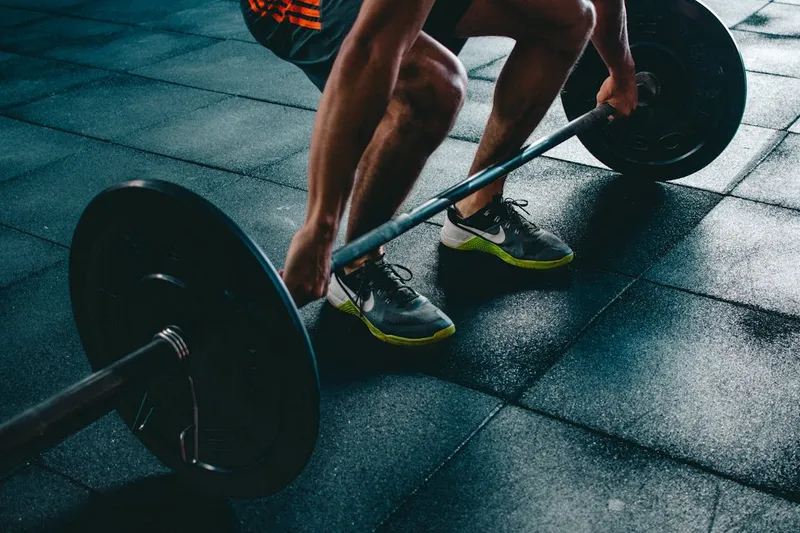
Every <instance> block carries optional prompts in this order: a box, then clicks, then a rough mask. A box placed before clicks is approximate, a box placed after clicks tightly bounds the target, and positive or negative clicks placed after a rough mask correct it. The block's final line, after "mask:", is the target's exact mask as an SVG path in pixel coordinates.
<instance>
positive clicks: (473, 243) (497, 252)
mask: <svg viewBox="0 0 800 533" xmlns="http://www.w3.org/2000/svg"><path fill="white" fill-rule="evenodd" d="M442 244H444V245H445V246H447V247H448V248H452V249H454V250H462V251H470V252H483V253H486V254H491V255H493V256H495V257H499V258H500V259H502V260H503V261H505V262H506V263H508V264H509V265H513V266H515V267H519V268H528V269H532V270H548V269H551V268H558V267H561V266H564V265H566V264H568V263H571V262H572V260H573V259H574V258H575V254H574V253H570V254H569V255H565V256H564V257H562V258H561V259H555V260H553V261H535V260H531V259H517V258H516V257H513V256H512V255H510V254H509V253H508V252H506V251H505V250H503V249H502V248H500V247H499V246H497V245H496V244H494V243H492V242H489V241H487V240H486V239H482V238H480V237H473V238H471V239H469V240H468V241H466V242H464V243H462V244H459V245H458V246H452V245H450V244H447V243H446V242H442Z"/></svg>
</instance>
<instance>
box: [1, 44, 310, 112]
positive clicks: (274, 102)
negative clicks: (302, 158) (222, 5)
mask: <svg viewBox="0 0 800 533" xmlns="http://www.w3.org/2000/svg"><path fill="white" fill-rule="evenodd" d="M209 46H213V44H210V45H207V46H205V48H207V47H209ZM202 48H203V47H201V48H193V49H192V50H187V51H185V52H181V53H178V54H177V55H175V56H172V57H171V58H168V59H174V58H176V57H180V56H181V55H182V54H184V53H187V54H188V53H191V52H196V51H197V50H201V49H202ZM0 50H2V51H6V52H8V53H10V54H14V55H17V56H20V57H27V58H30V59H38V60H42V61H52V62H54V63H64V64H67V65H73V66H77V67H83V68H88V69H94V70H100V71H103V72H109V73H111V74H117V75H125V76H131V77H135V78H141V79H145V80H150V81H157V82H160V83H165V84H168V85H175V86H176V87H184V88H187V89H196V90H198V91H205V92H209V93H216V94H224V95H227V96H233V97H236V98H241V99H243V100H250V101H253V102H262V103H266V104H272V105H278V106H281V107H287V108H290V109H298V110H301V111H309V112H312V113H316V112H317V110H316V109H315V108H312V107H308V106H304V105H300V104H292V103H286V102H280V101H278V100H270V99H267V98H256V97H253V96H247V95H244V94H237V93H230V92H227V91H220V90H218V89H209V88H207V87H200V86H197V85H190V84H188V83H181V82H177V81H173V80H165V79H162V78H157V77H154V76H146V75H144V74H139V73H136V72H134V71H136V70H139V68H145V67H136V68H135V69H133V70H121V69H112V68H108V67H99V66H96V65H89V64H87V63H79V62H77V61H70V60H66V59H58V58H53V57H47V56H43V55H41V54H31V53H26V52H18V51H11V50H8V49H4V48H3V47H2V46H1V45H0ZM168 59H159V60H158V61H155V62H154V63H151V64H149V65H147V66H148V67H151V66H153V65H157V64H158V63H160V62H161V61H162V60H163V61H166V60H168ZM96 81H100V80H98V79H96V80H91V81H88V82H86V83H87V84H89V83H94V82H96ZM83 85H84V84H80V85H79V86H73V87H70V88H68V89H65V90H64V91H62V92H59V93H56V94H59V95H60V94H64V93H67V92H69V91H71V90H72V89H77V88H81V87H82V86H83ZM51 96H55V95H52V94H50V95H45V96H43V97H42V98H37V99H36V100H35V101H36V102H38V101H40V100H44V99H47V98H49V97H51ZM29 103H32V102H29ZM13 107H17V105H16V104H14V106H13ZM8 109H11V108H8ZM2 110H4V109H3V108H2V106H0V112H1V111H2Z"/></svg>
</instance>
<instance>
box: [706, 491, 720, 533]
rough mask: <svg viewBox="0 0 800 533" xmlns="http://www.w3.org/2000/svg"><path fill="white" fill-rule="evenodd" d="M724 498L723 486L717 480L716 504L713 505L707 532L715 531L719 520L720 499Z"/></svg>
mask: <svg viewBox="0 0 800 533" xmlns="http://www.w3.org/2000/svg"><path fill="white" fill-rule="evenodd" d="M720 498H722V486H721V484H720V482H717V487H716V491H715V492H714V505H713V506H712V507H711V519H710V520H709V521H708V529H707V530H706V533H712V532H713V531H714V523H715V522H716V521H717V513H718V512H719V500H720Z"/></svg>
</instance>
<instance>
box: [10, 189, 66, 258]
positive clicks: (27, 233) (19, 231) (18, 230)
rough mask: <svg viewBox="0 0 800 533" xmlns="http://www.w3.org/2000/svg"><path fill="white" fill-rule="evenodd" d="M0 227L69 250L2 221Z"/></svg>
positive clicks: (63, 245)
mask: <svg viewBox="0 0 800 533" xmlns="http://www.w3.org/2000/svg"><path fill="white" fill-rule="evenodd" d="M16 179H17V178H14V179H13V180H7V181H16ZM2 183H4V182H0V188H2ZM0 227H2V228H6V229H8V230H11V231H15V232H17V233H21V234H23V235H26V236H28V237H33V238H34V239H37V240H40V241H44V242H46V243H48V244H52V245H54V246H58V247H59V248H63V249H65V250H69V249H70V247H69V246H67V245H66V244H61V243H60V242H58V241H54V240H52V239H48V238H47V237H42V236H41V235H36V234H35V233H31V232H29V231H25V230H24V229H21V228H18V227H16V226H13V225H11V224H7V223H5V222H2V221H0Z"/></svg>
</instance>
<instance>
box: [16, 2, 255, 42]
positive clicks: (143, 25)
mask: <svg viewBox="0 0 800 533" xmlns="http://www.w3.org/2000/svg"><path fill="white" fill-rule="evenodd" d="M0 7H4V8H7V9H16V10H18V11H27V12H31V13H41V14H42V15H43V16H44V17H48V16H49V17H52V16H54V15H55V16H61V17H67V18H74V19H79V20H88V21H91V22H103V23H106V24H116V25H118V26H126V27H128V28H138V29H142V30H150V31H158V32H163V33H174V34H176V35H186V36H187V37H206V38H208V39H214V40H216V41H218V42H224V41H237V42H240V43H247V44H256V45H257V44H258V43H254V42H253V41H250V40H247V39H240V38H238V37H219V36H216V35H208V34H205V33H194V32H190V31H183V30H177V29H175V28H166V27H161V26H154V25H152V24H153V23H156V22H158V21H160V20H163V19H165V18H167V17H170V16H172V15H173V14H175V13H178V12H179V11H176V12H174V13H169V14H167V15H164V16H163V17H161V18H158V19H155V20H151V21H147V22H120V21H116V20H109V19H103V18H96V17H89V16H86V15H80V14H77V13H70V12H68V11H54V10H46V9H36V8H32V7H27V6H11V5H8V4H4V3H2V2H0ZM187 9H191V8H187ZM180 11H185V10H180ZM41 21H42V19H35V20H32V21H27V22H24V23H22V24H21V25H19V26H14V27H13V28H15V29H16V28H19V27H23V26H25V25H28V24H34V23H36V22H41ZM242 22H244V18H243V19H242Z"/></svg>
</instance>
